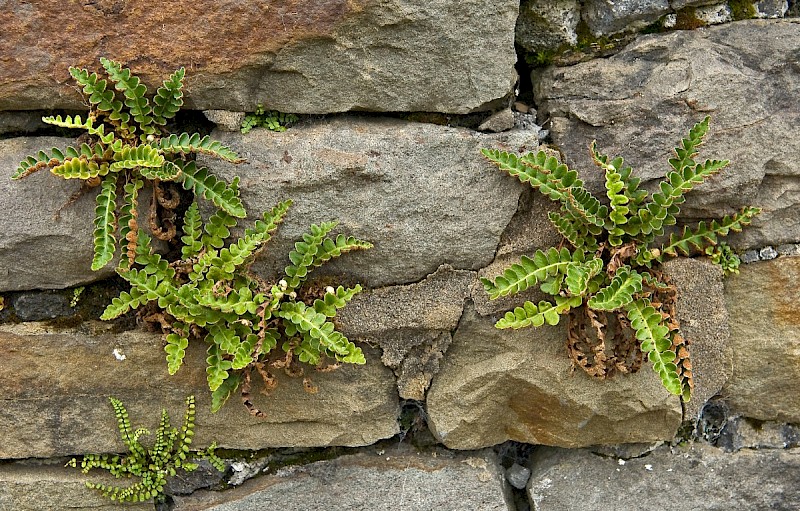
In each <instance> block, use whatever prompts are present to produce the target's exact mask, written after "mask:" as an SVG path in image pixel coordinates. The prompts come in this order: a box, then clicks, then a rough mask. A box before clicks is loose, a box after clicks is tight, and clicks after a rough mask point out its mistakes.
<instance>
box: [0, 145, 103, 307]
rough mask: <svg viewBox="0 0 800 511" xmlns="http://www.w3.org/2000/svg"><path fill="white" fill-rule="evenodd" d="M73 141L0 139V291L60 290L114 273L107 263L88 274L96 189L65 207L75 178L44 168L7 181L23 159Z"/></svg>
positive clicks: (78, 186) (90, 260) (73, 186)
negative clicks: (63, 176) (65, 176)
mask: <svg viewBox="0 0 800 511" xmlns="http://www.w3.org/2000/svg"><path fill="white" fill-rule="evenodd" d="M74 143H75V141H74V140H72V139H67V138H55V137H31V138H12V139H7V140H0V210H2V211H4V212H5V214H4V215H2V216H0V232H2V233H3V235H2V236H0V292H3V291H21V290H28V289H62V288H65V287H70V286H75V285H80V284H85V283H88V282H92V281H95V280H99V279H102V278H104V277H108V276H109V275H111V274H113V269H112V267H111V266H110V265H109V266H108V267H107V268H105V269H103V270H101V271H97V272H93V271H92V270H91V264H92V252H93V242H92V231H93V230H94V225H93V222H94V208H95V200H94V197H95V195H96V194H97V192H96V191H90V192H89V193H87V194H85V195H83V196H81V197H80V198H79V199H78V200H77V201H75V202H73V203H72V204H69V205H67V202H68V201H69V199H70V197H71V196H72V195H73V194H75V193H76V192H77V191H78V190H79V189H80V183H79V182H77V180H66V179H61V178H59V177H56V176H54V175H52V174H51V173H50V172H48V171H46V170H42V171H39V172H37V173H34V174H33V175H30V176H28V177H26V178H24V179H21V180H19V181H12V180H11V176H12V174H13V173H14V172H15V171H16V169H17V166H18V165H19V162H20V161H22V160H23V159H25V158H26V157H27V156H28V155H32V154H36V153H37V152H38V151H40V150H43V149H44V150H48V149H50V148H52V147H58V148H60V149H63V148H64V147H67V146H69V145H72V144H74Z"/></svg>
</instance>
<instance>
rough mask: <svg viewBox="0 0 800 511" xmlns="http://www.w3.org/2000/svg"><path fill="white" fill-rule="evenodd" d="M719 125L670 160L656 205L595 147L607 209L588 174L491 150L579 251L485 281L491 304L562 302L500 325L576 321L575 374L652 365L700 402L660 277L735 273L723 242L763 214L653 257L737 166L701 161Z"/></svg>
mask: <svg viewBox="0 0 800 511" xmlns="http://www.w3.org/2000/svg"><path fill="white" fill-rule="evenodd" d="M708 124H709V118H708V117H706V118H705V119H704V120H703V121H701V122H699V123H697V124H696V125H695V126H694V127H693V128H692V129H691V130H690V132H689V135H688V138H686V139H683V140H682V141H681V145H680V147H677V148H676V149H675V157H674V158H671V159H670V160H669V164H670V166H671V167H672V170H671V171H669V172H668V173H667V175H666V178H665V179H664V180H663V181H662V182H661V183H660V185H659V187H658V191H656V192H655V193H653V194H652V195H649V194H648V192H647V191H645V190H640V189H639V179H638V178H636V177H633V176H632V171H631V168H630V167H626V166H625V165H624V162H623V160H622V158H619V157H617V158H613V159H611V158H609V157H608V156H607V155H604V154H601V153H599V152H598V150H597V147H596V144H595V143H594V142H593V143H592V145H591V153H592V157H593V160H594V163H595V164H596V165H597V166H598V167H599V168H600V170H602V171H603V172H604V174H605V188H606V200H604V201H602V202H601V200H599V199H598V198H596V197H595V196H594V195H592V194H591V193H590V192H589V191H588V190H586V188H584V187H583V182H582V181H581V180H580V179H579V178H578V173H577V172H575V171H574V170H571V169H569V168H568V167H567V166H566V165H564V164H562V163H560V162H559V161H558V160H557V159H555V158H554V157H552V156H549V155H548V154H547V153H545V152H544V151H539V152H537V153H535V154H534V153H527V154H524V155H522V156H519V155H516V154H511V153H507V152H503V151H497V150H489V149H484V150H483V151H482V152H483V154H484V155H485V156H486V157H487V158H488V159H489V160H490V161H491V162H493V163H494V164H496V165H497V166H498V167H500V169H502V170H504V171H506V172H508V173H509V174H510V175H512V176H514V177H516V178H518V179H519V180H520V181H521V182H523V183H527V184H529V185H530V186H532V187H533V188H534V189H536V190H539V191H540V192H541V193H543V194H544V195H546V196H547V197H549V198H550V199H552V200H553V201H555V202H558V203H559V204H560V206H561V210H560V211H559V212H553V213H550V215H549V219H550V221H551V222H552V223H553V225H554V226H555V228H556V229H557V230H558V231H559V233H561V235H562V236H563V237H564V239H565V240H566V241H567V242H568V244H569V245H570V246H571V248H567V247H562V248H561V249H558V248H549V249H547V250H537V251H536V253H535V254H534V255H533V256H532V257H528V256H523V257H522V259H521V260H520V261H519V262H518V263H516V264H513V265H512V266H511V267H510V268H508V269H507V270H505V272H504V273H503V274H502V275H500V276H498V277H496V278H495V279H494V280H491V279H487V278H483V279H481V280H482V282H483V285H484V289H485V290H486V292H487V293H488V294H489V297H490V298H491V299H495V298H498V297H501V296H507V295H513V294H516V293H520V292H522V291H525V290H526V289H528V288H530V287H533V286H536V285H538V286H539V288H540V289H541V290H542V291H543V292H544V293H546V294H549V295H552V296H553V301H546V300H543V301H540V302H539V303H538V304H535V303H532V302H525V304H523V305H522V306H521V307H517V308H515V309H514V311H512V312H508V313H506V314H505V317H503V318H502V319H500V320H499V321H498V322H497V323H496V325H495V326H496V327H497V328H514V329H516V328H523V327H528V326H534V327H538V326H542V325H544V324H545V323H546V324H548V325H556V324H558V323H559V320H560V318H561V316H562V315H565V314H568V315H569V325H568V341H567V348H568V352H569V355H570V358H571V360H572V362H573V366H579V367H581V368H583V369H584V370H585V371H586V372H587V373H588V374H590V375H592V376H596V377H600V378H605V377H608V376H610V375H612V374H614V373H615V372H623V373H628V372H635V371H637V370H638V369H639V367H640V366H641V364H642V359H643V356H646V357H647V360H649V361H650V362H651V363H652V365H653V369H654V370H655V371H656V372H657V373H658V375H659V377H660V378H661V382H662V383H663V385H664V387H665V388H666V389H667V390H668V391H669V392H671V393H672V394H675V395H679V396H682V398H683V399H684V400H686V401H688V400H689V399H690V396H691V392H692V388H693V385H694V383H693V378H692V364H691V361H690V358H689V349H688V341H687V340H686V339H685V338H684V337H683V336H682V335H681V332H680V323H679V321H678V317H677V314H676V302H677V290H676V289H675V287H674V286H673V285H672V284H671V283H670V281H669V279H668V278H667V276H666V275H665V274H663V273H662V272H661V271H660V270H659V267H660V264H661V263H663V262H664V261H665V260H666V258H668V257H677V256H678V255H690V254H691V253H692V252H699V253H702V254H706V255H710V256H711V260H712V262H714V263H716V264H719V265H720V266H721V267H722V268H723V270H724V271H725V273H730V272H735V271H737V270H736V269H737V267H738V264H739V259H738V257H737V256H736V254H734V253H733V252H732V251H731V250H730V247H728V246H727V245H726V244H724V243H719V238H720V237H722V236H726V235H727V234H728V233H730V232H738V231H740V230H741V229H742V227H743V226H745V225H747V224H749V223H750V221H751V220H752V218H753V217H754V216H755V215H757V214H758V213H759V212H760V211H761V210H760V209H758V208H753V207H746V208H743V209H742V210H741V211H739V212H738V213H736V214H734V215H731V216H726V217H725V218H723V219H722V220H720V221H717V220H713V221H711V223H709V224H706V223H705V222H700V223H699V224H698V225H696V226H695V227H685V228H684V229H683V230H682V231H680V232H679V233H672V234H670V235H669V237H668V239H667V240H666V242H665V243H664V244H662V245H661V246H660V247H653V246H652V245H653V244H654V243H655V242H656V240H657V239H658V238H659V237H662V235H663V234H664V232H665V227H668V226H672V225H674V224H675V223H676V215H677V214H678V212H679V210H680V207H679V206H680V204H682V203H683V202H684V201H685V194H686V193H687V192H689V191H690V190H692V189H694V187H696V186H698V185H700V184H702V183H703V182H704V181H705V180H707V179H709V178H710V177H712V176H714V175H716V174H717V173H719V172H720V171H721V170H722V169H723V168H724V167H725V166H727V165H728V163H729V162H728V161H727V160H706V161H704V162H699V163H698V162H697V161H695V159H694V158H695V157H696V156H697V148H698V147H699V146H700V144H701V143H702V141H703V138H704V136H705V135H706V133H707V132H708Z"/></svg>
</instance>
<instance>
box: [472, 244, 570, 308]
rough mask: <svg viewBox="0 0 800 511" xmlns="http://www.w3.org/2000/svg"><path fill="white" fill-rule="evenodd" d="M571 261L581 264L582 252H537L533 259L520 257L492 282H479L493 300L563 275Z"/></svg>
mask: <svg viewBox="0 0 800 511" xmlns="http://www.w3.org/2000/svg"><path fill="white" fill-rule="evenodd" d="M573 261H576V262H582V261H583V252H581V251H578V250H576V251H575V253H574V254H572V253H570V251H569V250H568V249H567V248H562V249H561V250H558V249H556V248H553V247H551V248H549V249H548V250H547V251H546V252H543V251H541V250H537V251H536V253H535V254H534V255H533V259H531V258H530V257H528V256H522V258H521V259H520V262H519V263H516V264H513V265H511V267H510V268H508V269H507V270H505V271H504V272H503V275H501V276H499V277H497V278H496V279H495V281H494V282H492V281H491V280H490V279H487V278H481V282H483V288H484V290H486V292H487V293H488V294H489V298H491V299H492V300H494V299H496V298H498V297H501V296H506V295H510V294H516V293H521V292H522V291H525V290H526V289H528V288H529V287H531V286H534V285H536V284H537V283H538V282H541V281H543V280H545V279H546V278H547V277H550V276H553V275H556V274H558V273H561V274H564V273H566V271H567V267H568V266H569V265H571V264H572V263H573Z"/></svg>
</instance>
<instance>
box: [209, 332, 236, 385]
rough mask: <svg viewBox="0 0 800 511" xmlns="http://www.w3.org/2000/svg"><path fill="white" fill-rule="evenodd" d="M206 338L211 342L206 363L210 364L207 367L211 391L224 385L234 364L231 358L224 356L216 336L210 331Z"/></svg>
mask: <svg viewBox="0 0 800 511" xmlns="http://www.w3.org/2000/svg"><path fill="white" fill-rule="evenodd" d="M206 340H207V341H208V342H209V344H210V346H209V347H208V358H206V363H207V364H208V366H207V367H206V376H207V379H208V388H209V389H211V392H214V391H215V390H217V389H218V388H219V387H220V386H221V385H222V383H223V382H224V381H225V380H226V379H227V378H228V376H230V374H229V373H228V371H229V370H230V369H231V367H232V364H231V362H230V360H226V359H225V358H223V356H222V352H221V351H220V347H219V345H218V344H216V343H215V342H214V338H213V336H212V335H211V334H210V333H209V335H207V336H206Z"/></svg>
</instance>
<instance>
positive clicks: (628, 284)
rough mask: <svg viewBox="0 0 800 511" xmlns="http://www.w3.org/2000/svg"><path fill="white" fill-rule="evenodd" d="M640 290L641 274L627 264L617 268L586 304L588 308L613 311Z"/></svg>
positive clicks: (627, 301) (629, 300) (622, 305)
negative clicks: (608, 281) (606, 283)
mask: <svg viewBox="0 0 800 511" xmlns="http://www.w3.org/2000/svg"><path fill="white" fill-rule="evenodd" d="M641 291H642V276H641V275H640V274H639V273H638V272H636V271H635V270H632V269H631V268H630V267H629V266H622V267H621V268H619V269H618V270H617V273H616V274H615V275H614V278H613V279H611V282H610V283H609V284H608V285H607V286H606V287H604V288H602V289H600V290H599V291H598V292H597V293H596V294H595V295H594V296H593V297H591V298H589V301H588V302H586V304H587V305H588V306H589V308H590V309H594V310H600V311H614V310H617V309H620V308H622V307H624V306H625V305H627V304H628V303H630V302H632V301H633V300H634V295H636V294H637V293H640V292H641Z"/></svg>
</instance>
